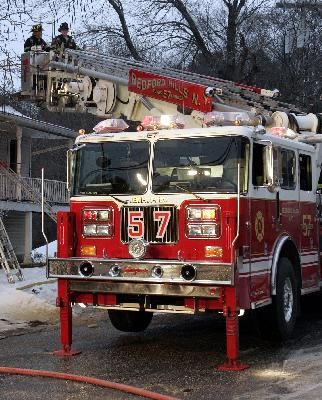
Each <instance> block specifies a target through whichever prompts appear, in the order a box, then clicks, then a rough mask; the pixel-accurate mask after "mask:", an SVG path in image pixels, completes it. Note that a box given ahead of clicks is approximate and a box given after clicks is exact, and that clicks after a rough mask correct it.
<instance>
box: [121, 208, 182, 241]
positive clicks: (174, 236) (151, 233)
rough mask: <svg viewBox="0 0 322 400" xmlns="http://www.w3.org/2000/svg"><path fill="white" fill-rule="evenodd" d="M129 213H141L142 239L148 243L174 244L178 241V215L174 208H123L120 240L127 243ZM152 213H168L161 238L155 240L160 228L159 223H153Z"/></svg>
mask: <svg viewBox="0 0 322 400" xmlns="http://www.w3.org/2000/svg"><path fill="white" fill-rule="evenodd" d="M130 211H143V219H144V235H143V239H144V240H146V241H147V242H149V243H175V242H177V240H178V213H177V209H176V207H175V206H160V207H158V206H144V207H142V206H138V207H123V208H122V211H121V240H122V242H124V243H128V242H129V233H128V220H129V212H130ZM154 211H170V220H169V223H168V225H167V228H166V230H165V233H164V235H163V237H162V238H157V237H156V236H157V232H158V230H159V227H160V222H159V221H154V218H153V215H154Z"/></svg>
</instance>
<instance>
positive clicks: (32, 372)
mask: <svg viewBox="0 0 322 400" xmlns="http://www.w3.org/2000/svg"><path fill="white" fill-rule="evenodd" d="M0 374H10V375H28V376H37V377H38V376H39V377H44V378H53V379H62V380H67V381H74V382H82V383H88V384H90V385H95V386H101V387H104V388H107V389H114V390H118V391H120V392H125V393H131V394H134V395H136V396H141V397H145V398H146V399H153V400H178V399H176V398H174V397H170V396H166V395H163V394H159V393H155V392H151V391H149V390H145V389H141V388H137V387H135V386H130V385H124V384H122V383H117V382H111V381H107V380H104V379H97V378H92V377H89V376H82V375H74V374H66V373H63V372H54V371H45V370H37V369H24V368H10V367H0Z"/></svg>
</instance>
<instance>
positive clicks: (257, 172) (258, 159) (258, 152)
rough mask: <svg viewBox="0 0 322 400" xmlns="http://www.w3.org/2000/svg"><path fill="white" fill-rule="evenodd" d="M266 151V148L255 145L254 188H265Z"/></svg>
mask: <svg viewBox="0 0 322 400" xmlns="http://www.w3.org/2000/svg"><path fill="white" fill-rule="evenodd" d="M265 149H266V146H263V145H262V144H258V143H254V145H253V165H252V171H253V172H252V183H253V185H254V186H263V185H264V184H265V183H267V182H266V172H265V164H264V160H265Z"/></svg>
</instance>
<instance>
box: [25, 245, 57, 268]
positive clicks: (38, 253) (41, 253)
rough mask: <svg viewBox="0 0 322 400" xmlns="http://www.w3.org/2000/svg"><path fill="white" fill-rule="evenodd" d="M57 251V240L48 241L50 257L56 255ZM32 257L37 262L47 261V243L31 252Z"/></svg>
mask: <svg viewBox="0 0 322 400" xmlns="http://www.w3.org/2000/svg"><path fill="white" fill-rule="evenodd" d="M56 251H57V240H55V241H54V242H51V243H48V257H55V253H56ZM31 259H32V260H33V262H34V263H36V264H38V263H39V264H44V263H45V262H46V245H44V246H41V247H38V249H34V250H33V251H32V252H31Z"/></svg>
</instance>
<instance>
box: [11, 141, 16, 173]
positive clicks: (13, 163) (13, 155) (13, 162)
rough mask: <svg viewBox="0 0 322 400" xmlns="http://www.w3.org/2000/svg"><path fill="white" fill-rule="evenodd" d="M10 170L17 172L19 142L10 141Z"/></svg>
mask: <svg viewBox="0 0 322 400" xmlns="http://www.w3.org/2000/svg"><path fill="white" fill-rule="evenodd" d="M10 168H11V169H12V170H13V171H14V172H17V140H16V139H13V140H10Z"/></svg>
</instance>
